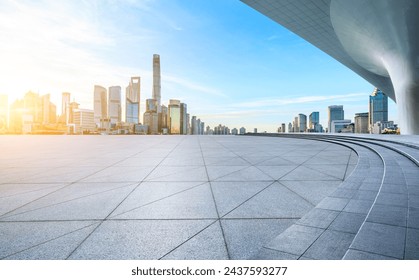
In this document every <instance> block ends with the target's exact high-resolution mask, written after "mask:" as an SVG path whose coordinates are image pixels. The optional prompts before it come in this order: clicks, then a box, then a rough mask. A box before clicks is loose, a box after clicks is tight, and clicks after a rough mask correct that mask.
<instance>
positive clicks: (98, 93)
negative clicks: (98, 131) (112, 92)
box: [93, 85, 108, 127]
mask: <svg viewBox="0 0 419 280" xmlns="http://www.w3.org/2000/svg"><path fill="white" fill-rule="evenodd" d="M93 110H94V121H95V124H96V126H97V127H100V122H101V120H103V119H106V118H107V117H108V102H107V92H106V88H104V87H102V86H98V85H95V88H94V104H93Z"/></svg>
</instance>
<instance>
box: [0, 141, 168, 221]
mask: <svg viewBox="0 0 419 280" xmlns="http://www.w3.org/2000/svg"><path fill="white" fill-rule="evenodd" d="M167 141H168V139H166V140H165V141H162V143H164V142H167ZM158 144H161V143H156V144H153V145H152V146H157V145H158ZM143 151H144V150H142V151H140V152H136V153H134V154H132V155H131V156H130V157H129V158H131V157H134V156H135V155H138V154H140V153H142V152H143ZM124 160H126V158H124V159H122V160H120V161H118V162H116V163H114V164H112V165H110V166H106V167H104V168H103V169H101V170H98V171H96V172H94V173H93V174H89V175H87V176H85V177H82V178H80V179H79V180H76V181H75V182H71V183H66V185H64V186H63V187H61V188H59V189H57V190H55V191H52V192H50V193H47V194H45V195H43V196H41V197H38V198H36V199H34V200H32V201H30V202H28V203H25V204H23V205H21V206H19V207H17V208H15V209H13V210H11V211H8V212H6V213H4V214H1V215H0V219H1V218H2V217H4V216H5V215H7V214H9V213H11V212H13V211H16V210H17V209H20V208H22V207H24V206H26V205H29V204H31V203H33V202H35V201H37V200H40V199H42V198H44V197H47V196H49V195H50V194H53V193H55V192H58V191H60V190H62V189H64V188H67V187H69V186H71V185H74V184H75V183H78V182H80V181H81V180H83V179H85V178H87V177H89V176H92V175H94V174H97V173H98V172H100V171H103V170H105V169H106V168H108V167H111V166H114V165H116V164H118V163H119V162H122V161H124ZM39 174H40V173H39ZM34 176H36V175H34Z"/></svg>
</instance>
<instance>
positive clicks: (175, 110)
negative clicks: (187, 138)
mask: <svg viewBox="0 0 419 280" xmlns="http://www.w3.org/2000/svg"><path fill="white" fill-rule="evenodd" d="M168 121H169V132H170V134H180V126H181V124H180V101H179V100H175V99H170V101H169V116H168Z"/></svg>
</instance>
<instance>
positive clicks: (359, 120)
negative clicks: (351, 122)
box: [355, 113, 369, 133]
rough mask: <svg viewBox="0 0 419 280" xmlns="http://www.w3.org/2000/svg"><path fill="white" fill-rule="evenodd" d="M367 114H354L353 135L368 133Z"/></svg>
mask: <svg viewBox="0 0 419 280" xmlns="http://www.w3.org/2000/svg"><path fill="white" fill-rule="evenodd" d="M368 119H369V114H368V113H356V114H355V133H368Z"/></svg>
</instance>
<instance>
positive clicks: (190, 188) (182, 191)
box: [112, 182, 209, 218]
mask: <svg viewBox="0 0 419 280" xmlns="http://www.w3.org/2000/svg"><path fill="white" fill-rule="evenodd" d="M187 183H189V182H187ZM207 183H209V182H200V183H199V184H198V185H194V186H192V187H189V188H187V189H184V190H181V191H178V192H175V193H173V194H171V195H168V196H165V197H162V198H159V199H156V200H153V201H150V202H147V203H145V204H143V205H140V206H137V207H134V208H132V209H130V210H127V211H124V212H122V213H119V214H116V215H114V216H112V218H115V217H118V216H121V215H123V214H126V213H129V212H131V211H134V210H137V209H140V208H142V207H145V206H148V205H151V204H153V203H156V202H159V201H162V200H164V199H167V198H169V197H173V196H176V195H178V194H181V193H184V192H187V191H189V190H192V189H194V188H197V187H200V186H202V185H205V184H207Z"/></svg>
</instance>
